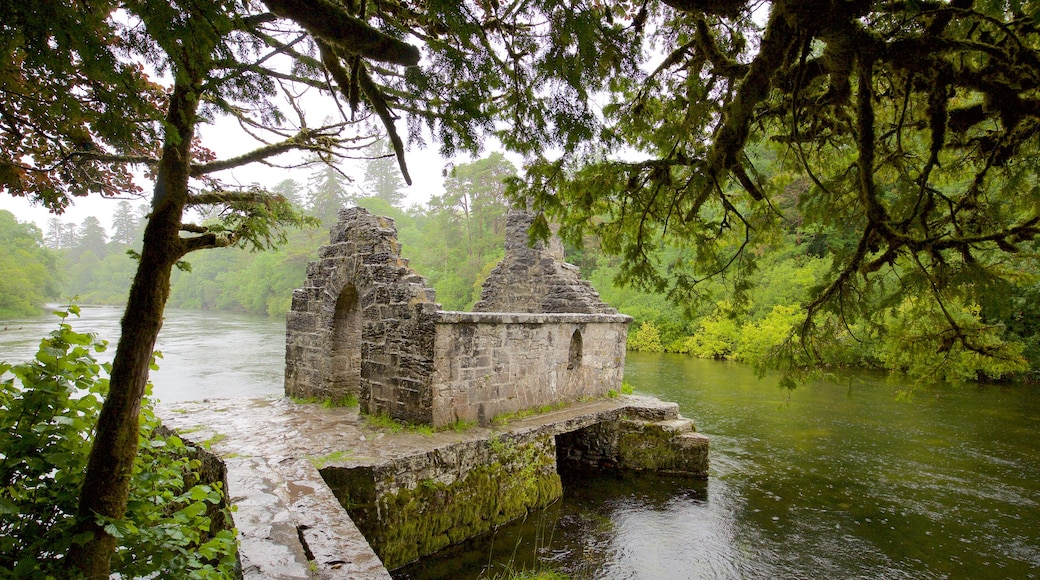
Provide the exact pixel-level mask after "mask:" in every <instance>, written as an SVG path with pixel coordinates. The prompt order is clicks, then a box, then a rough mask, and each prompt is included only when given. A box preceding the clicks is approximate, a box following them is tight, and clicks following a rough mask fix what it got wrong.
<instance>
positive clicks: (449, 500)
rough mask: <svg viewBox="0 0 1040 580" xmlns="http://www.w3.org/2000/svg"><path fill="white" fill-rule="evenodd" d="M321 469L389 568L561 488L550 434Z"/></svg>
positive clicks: (531, 506) (533, 505)
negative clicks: (377, 463)
mask: <svg viewBox="0 0 1040 580" xmlns="http://www.w3.org/2000/svg"><path fill="white" fill-rule="evenodd" d="M322 475H323V476H324V477H325V480H326V481H327V482H328V483H329V487H330V488H332V491H333V493H335V494H336V495H337V496H338V497H339V498H340V501H342V502H343V504H344V505H345V506H348V507H347V509H348V511H349V512H350V516H351V518H352V519H353V520H354V521H355V522H356V523H357V525H358V528H359V529H360V530H361V531H362V533H364V535H365V537H366V538H368V541H369V542H371V544H372V547H373V548H374V549H375V551H376V553H377V554H379V557H380V558H381V559H382V561H383V563H384V564H385V565H386V567H387V568H388V569H390V570H393V569H395V568H398V567H400V566H402V565H404V564H407V563H409V562H412V561H415V560H417V559H419V558H421V557H423V556H426V555H429V554H433V553H434V552H436V551H438V550H441V549H443V548H446V547H448V546H450V545H452V544H457V543H460V542H463V541H465V540H467V539H469V538H472V537H474V536H478V535H480V534H482V533H484V532H487V531H489V530H492V529H494V528H496V527H498V526H500V525H502V524H505V523H508V522H510V521H512V520H514V519H516V518H519V517H523V516H524V515H526V514H527V512H528V511H531V510H535V509H540V508H543V507H545V506H547V505H549V504H551V503H552V502H554V501H556V500H557V499H559V498H560V496H561V495H562V494H563V485H562V483H561V481H560V475H559V473H558V472H557V471H556V445H555V440H554V438H553V437H552V436H551V435H550V434H545V433H542V434H539V435H537V436H533V437H530V436H528V437H511V436H508V435H502V436H499V437H493V438H490V439H485V440H480V441H473V442H467V443H462V444H456V445H452V446H448V447H443V448H439V449H437V450H435V451H434V452H433V453H430V454H424V455H415V456H412V457H408V458H405V459H403V460H400V461H395V462H394V463H392V464H384V465H377V466H372V467H359V468H353V469H338V468H327V469H325V470H323V471H322Z"/></svg>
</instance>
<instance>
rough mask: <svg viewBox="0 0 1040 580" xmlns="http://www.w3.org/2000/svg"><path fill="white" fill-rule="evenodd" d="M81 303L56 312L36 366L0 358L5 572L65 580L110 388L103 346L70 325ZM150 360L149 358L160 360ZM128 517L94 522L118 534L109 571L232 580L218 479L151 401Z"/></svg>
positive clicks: (0, 560) (1, 558) (0, 538)
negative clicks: (164, 424) (208, 476)
mask: <svg viewBox="0 0 1040 580" xmlns="http://www.w3.org/2000/svg"><path fill="white" fill-rule="evenodd" d="M77 313H78V308H77V307H76V306H70V307H69V308H68V309H67V310H64V311H59V312H56V314H57V315H58V316H59V317H60V322H59V323H58V324H57V328H56V329H55V330H54V331H53V332H51V334H50V336H48V337H45V338H44V339H43V340H42V341H41V342H40V349H39V352H38V353H37V354H36V357H35V359H33V360H31V361H27V362H23V363H20V364H14V365H12V364H9V363H7V362H4V361H0V376H4V377H8V378H6V379H5V380H3V381H2V382H0V449H2V450H3V453H2V455H0V575H3V576H5V577H18V578H29V577H33V578H64V577H67V574H68V562H67V561H66V559H65V555H66V551H67V550H68V548H69V547H70V545H71V544H73V543H76V542H82V541H83V538H82V536H80V535H77V534H75V533H74V532H73V527H74V524H75V513H76V501H77V498H78V494H79V490H80V487H81V486H82V483H83V471H84V467H85V466H86V462H87V455H88V454H89V452H90V445H91V444H92V439H93V438H92V434H93V429H92V427H93V425H94V423H95V422H96V421H97V416H98V413H99V412H100V410H101V400H102V398H103V397H104V396H105V394H106V391H107V389H108V378H107V374H108V370H109V367H110V365H109V364H108V363H99V362H98V361H97V360H95V358H94V354H96V353H99V352H103V351H104V350H105V349H106V348H107V344H106V343H105V342H103V341H99V340H98V339H97V338H96V337H95V336H94V335H92V334H89V333H81V332H77V331H75V330H73V328H72V324H71V323H70V317H71V316H75V315H77ZM153 364H154V363H153ZM132 480H133V485H132V487H131V489H132V493H131V497H130V501H129V503H128V504H127V505H128V507H127V513H126V516H125V517H123V518H119V519H113V518H102V517H101V516H98V517H99V522H98V525H100V526H103V527H104V528H105V529H106V530H107V531H108V533H110V534H112V535H113V536H115V537H117V538H118V539H119V548H118V549H117V550H116V553H115V555H114V557H113V560H112V571H113V572H116V573H118V574H120V575H121V576H122V577H125V578H139V577H150V576H152V575H155V574H162V575H166V576H175V577H178V578H202V579H205V578H227V577H229V576H230V575H231V574H232V571H233V570H234V567H235V563H236V557H235V554H236V551H237V545H236V540H235V533H234V530H233V529H230V528H229V525H230V522H231V519H230V513H229V512H228V509H227V508H226V507H225V503H224V495H223V490H222V489H221V484H220V483H219V482H207V481H205V478H204V475H203V472H202V461H201V460H200V459H199V458H198V450H197V449H195V448H193V447H190V446H188V445H186V444H185V443H184V442H183V441H182V440H181V439H180V438H179V437H177V436H175V435H172V434H169V433H167V432H164V431H163V430H162V429H161V427H160V422H159V419H158V418H157V417H156V416H155V413H154V412H153V409H152V403H151V401H150V400H149V399H148V398H146V399H145V401H144V404H143V407H142V410H141V434H140V439H139V443H138V453H137V460H136V461H135V462H134V467H133V475H132Z"/></svg>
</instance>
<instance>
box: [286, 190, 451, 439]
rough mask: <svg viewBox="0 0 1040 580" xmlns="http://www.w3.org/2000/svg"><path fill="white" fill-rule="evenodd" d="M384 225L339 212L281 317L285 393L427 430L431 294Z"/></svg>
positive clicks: (359, 212)
mask: <svg viewBox="0 0 1040 580" xmlns="http://www.w3.org/2000/svg"><path fill="white" fill-rule="evenodd" d="M400 254H401V246H400V244H399V243H398V241H397V230H396V228H395V227H394V221H393V220H392V219H390V218H385V217H377V216H374V215H372V214H370V213H369V212H368V211H366V210H364V209H361V208H350V209H344V210H340V213H339V222H338V223H337V224H336V225H335V226H334V227H333V228H332V231H331V233H330V236H329V243H328V244H327V245H324V246H322V247H321V248H320V249H319V250H318V257H319V259H318V260H317V261H315V262H311V263H310V264H308V266H307V281H306V283H305V284H304V286H303V287H302V288H299V289H297V290H296V291H295V292H293V301H292V310H291V311H290V312H289V314H288V316H287V319H286V350H285V394H286V395H288V396H291V397H299V398H320V399H342V398H344V397H346V396H347V395H355V396H357V397H358V399H359V400H360V401H361V408H362V410H363V411H365V412H367V413H373V414H378V413H384V414H389V415H391V416H393V417H396V418H399V419H402V420H406V421H411V422H416V423H429V422H430V420H431V417H430V411H429V410H430V408H431V406H430V400H429V397H430V387H429V386H430V377H431V375H432V372H433V343H434V327H435V324H434V323H435V313H436V311H437V310H438V305H437V304H436V303H435V302H434V300H435V293H434V291H433V290H432V289H431V288H429V287H427V285H426V280H425V279H424V278H423V277H422V276H420V275H418V274H417V273H416V272H415V271H414V270H412V269H411V268H409V267H408V261H407V260H405V259H404V258H402V257H401V255H400Z"/></svg>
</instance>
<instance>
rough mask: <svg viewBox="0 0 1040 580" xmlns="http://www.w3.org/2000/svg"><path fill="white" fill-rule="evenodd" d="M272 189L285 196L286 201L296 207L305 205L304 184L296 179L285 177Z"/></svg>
mask: <svg viewBox="0 0 1040 580" xmlns="http://www.w3.org/2000/svg"><path fill="white" fill-rule="evenodd" d="M271 191H272V192H274V193H277V194H278V195H280V196H282V197H284V198H285V199H286V201H288V202H289V203H291V204H293V205H294V206H296V207H303V206H304V199H303V184H301V183H300V182H299V181H296V180H295V179H291V178H290V179H283V180H281V181H279V182H278V183H277V184H275V186H274V187H272V188H271Z"/></svg>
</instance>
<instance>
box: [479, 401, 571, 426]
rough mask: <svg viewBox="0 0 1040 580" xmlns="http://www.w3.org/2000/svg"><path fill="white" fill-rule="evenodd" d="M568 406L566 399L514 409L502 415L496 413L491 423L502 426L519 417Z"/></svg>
mask: <svg viewBox="0 0 1040 580" xmlns="http://www.w3.org/2000/svg"><path fill="white" fill-rule="evenodd" d="M566 406H567V403H566V402H565V401H560V402H558V403H551V404H548V405H542V406H541V407H535V408H533V409H520V410H519V411H514V412H512V413H503V414H501V415H496V416H495V418H494V419H492V420H491V424H492V425H493V426H495V427H502V426H505V425H508V424H509V423H511V422H513V421H516V420H517V419H523V418H525V417H531V416H533V415H541V414H544V413H548V412H550V411H556V410H557V409H562V408H564V407H566Z"/></svg>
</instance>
